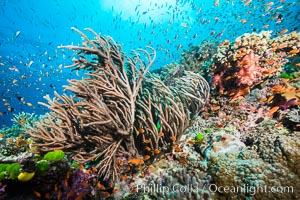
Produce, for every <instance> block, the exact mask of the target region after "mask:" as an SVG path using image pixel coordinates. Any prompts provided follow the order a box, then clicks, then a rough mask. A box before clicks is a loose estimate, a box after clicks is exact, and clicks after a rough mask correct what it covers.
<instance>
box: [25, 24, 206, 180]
mask: <svg viewBox="0 0 300 200" xmlns="http://www.w3.org/2000/svg"><path fill="white" fill-rule="evenodd" d="M72 29H73V30H75V31H76V32H77V33H79V34H80V35H81V36H82V37H83V38H84V39H85V42H83V43H82V46H62V47H60V48H68V49H71V50H76V51H78V56H79V59H78V60H73V62H74V64H73V65H71V66H69V68H72V69H74V70H82V69H84V70H87V71H88V73H87V74H86V78H83V79H82V80H70V81H69V86H65V90H68V91H71V92H72V93H74V96H67V95H66V94H64V95H59V94H57V93H55V96H56V98H55V99H53V100H51V99H50V97H49V96H46V97H45V98H46V100H47V101H48V102H49V105H48V104H43V103H42V104H43V105H45V106H47V107H48V108H49V109H50V110H51V111H52V112H50V113H49V114H48V115H47V116H46V117H45V118H44V119H43V120H41V121H39V122H38V123H37V124H36V127H35V128H33V129H31V130H30V131H28V134H30V135H31V137H32V139H33V140H34V144H33V146H36V147H38V148H37V151H39V152H47V151H51V150H54V149H62V150H63V151H64V152H65V153H66V154H68V155H69V156H71V158H73V159H75V160H76V161H78V162H79V163H85V162H88V161H95V162H96V168H98V169H99V170H98V171H99V173H100V176H101V177H103V178H104V180H108V179H110V181H112V180H116V179H117V178H118V176H119V174H120V173H121V172H122V169H123V168H124V167H123V166H122V165H123V161H122V160H123V159H124V158H125V159H127V160H128V164H130V163H134V164H136V163H138V164H137V165H138V166H140V165H142V164H143V163H144V161H143V157H142V156H143V155H144V156H146V157H148V158H147V159H149V156H150V157H152V156H154V157H155V156H159V155H161V153H162V152H165V151H167V150H170V149H171V147H172V145H173V144H175V143H176V141H177V140H178V138H180V136H181V134H182V133H183V131H184V130H185V129H186V128H187V127H188V126H190V125H191V123H192V121H193V119H194V118H195V117H196V116H197V115H198V114H199V112H200V109H201V107H202V106H203V105H204V104H205V102H206V100H207V98H208V95H209V85H208V83H207V82H206V81H205V80H204V79H203V78H202V77H201V76H200V75H197V74H194V73H192V72H185V73H184V74H183V75H182V77H178V78H176V79H174V80H173V81H172V82H171V83H170V84H169V85H165V84H164V83H163V82H162V81H161V80H160V79H159V78H157V77H155V76H153V75H151V74H150V73H149V72H148V70H149V68H150V67H151V65H152V63H153V62H154V60H155V51H154V50H153V49H152V48H151V47H147V48H148V49H149V50H150V51H152V53H148V52H147V51H145V50H142V49H139V50H138V51H139V52H141V53H143V54H144V55H145V56H146V59H143V57H144V56H143V55H141V54H139V53H138V52H135V51H132V53H133V55H134V56H133V57H128V56H126V55H124V54H123V53H122V50H121V47H120V45H118V44H117V43H115V42H114V41H113V40H112V39H111V38H107V39H106V38H103V37H101V36H99V35H98V34H96V33H95V32H94V31H93V30H91V29H88V28H87V29H86V30H87V31H88V32H90V33H92V34H93V35H94V37H95V39H93V40H91V39H89V38H88V37H87V36H86V35H85V34H84V33H82V32H81V31H79V30H77V29H76V28H72ZM147 159H145V160H147Z"/></svg>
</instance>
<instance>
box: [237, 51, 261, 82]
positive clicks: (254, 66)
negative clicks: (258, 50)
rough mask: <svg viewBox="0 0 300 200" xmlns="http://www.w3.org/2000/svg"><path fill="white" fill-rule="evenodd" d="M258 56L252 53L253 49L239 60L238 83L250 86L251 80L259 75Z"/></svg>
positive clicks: (253, 80)
mask: <svg viewBox="0 0 300 200" xmlns="http://www.w3.org/2000/svg"><path fill="white" fill-rule="evenodd" d="M258 60H259V56H258V55H255V54H254V53H253V50H250V52H249V53H248V54H247V55H245V56H244V58H243V59H242V60H241V62H239V65H240V66H241V69H240V71H239V72H238V76H239V83H238V84H239V85H248V86H251V85H252V84H253V82H255V80H256V79H257V77H258V76H259V75H260V72H259V69H260V67H259V66H258V64H259V62H258Z"/></svg>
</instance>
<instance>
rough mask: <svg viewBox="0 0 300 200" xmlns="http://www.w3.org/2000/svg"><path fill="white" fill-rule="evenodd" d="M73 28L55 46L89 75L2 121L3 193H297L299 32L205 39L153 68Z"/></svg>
mask: <svg viewBox="0 0 300 200" xmlns="http://www.w3.org/2000/svg"><path fill="white" fill-rule="evenodd" d="M73 29H74V30H75V31H76V32H78V33H79V34H80V35H81V36H82V37H83V38H84V39H85V41H84V42H83V43H82V45H81V46H64V47H61V48H68V49H71V50H75V51H76V52H77V55H78V57H79V58H78V59H74V60H73V62H74V64H73V65H72V66H70V68H72V69H74V70H85V71H86V72H87V73H86V75H85V76H84V78H83V79H82V80H70V81H69V85H68V86H65V89H66V90H67V91H68V92H71V93H72V94H73V96H68V95H66V94H63V95H60V94H57V93H56V94H55V98H54V99H50V97H49V96H46V97H45V98H46V99H47V100H48V104H43V105H45V106H47V107H48V108H49V109H50V110H51V112H50V113H48V114H46V115H45V116H44V117H42V118H40V119H39V120H38V122H36V123H34V124H31V125H30V126H31V128H29V129H28V128H27V126H26V128H25V129H22V130H21V129H20V128H18V129H7V128H6V129H2V130H1V131H2V132H3V133H7V135H12V136H13V137H12V138H5V139H3V144H2V146H1V150H0V163H1V164H0V178H1V182H0V195H1V197H3V198H15V197H19V198H23V197H25V198H27V199H30V198H45V199H59V198H61V199H76V198H78V199H99V198H100V199H109V198H110V199H188V200H194V199H220V200H221V199H252V200H255V199H280V198H287V199H299V198H300V193H299V191H300V184H299V183H300V180H299V179H300V170H299V169H300V160H299V159H300V154H299V149H300V140H299V138H300V137H299V136H300V135H299V128H300V126H299V91H300V90H299V87H300V86H299V77H300V74H299V70H298V67H299V44H300V38H299V33H296V32H291V33H289V34H282V35H281V36H279V37H275V38H271V35H270V34H271V33H270V32H261V33H251V34H244V35H242V36H240V37H238V38H237V39H236V40H235V42H234V43H230V42H229V41H227V40H225V41H224V42H223V43H221V44H220V45H218V46H217V44H214V43H213V42H204V43H202V44H200V45H199V46H192V47H190V49H189V50H186V51H184V53H183V54H182V60H181V62H180V64H177V63H171V64H169V65H167V66H165V67H163V68H162V70H161V71H156V72H158V74H155V73H150V72H148V70H149V68H150V66H151V64H152V62H154V59H155V52H154V51H153V49H152V48H150V47H149V48H148V49H149V50H150V51H152V52H151V53H149V52H147V51H145V50H141V49H140V50H138V52H133V56H132V57H128V56H126V55H125V54H123V53H122V50H121V47H120V46H119V45H118V44H117V43H115V42H114V41H113V40H112V39H111V38H103V37H101V36H99V35H98V34H96V33H95V32H94V31H92V30H91V29H86V30H87V31H88V32H90V33H92V34H93V36H94V39H90V38H88V37H87V36H86V35H85V34H84V33H82V32H80V31H79V30H77V29H75V28H73ZM188 69H189V70H192V71H189V70H188ZM207 69H209V70H207ZM195 72H196V73H195ZM200 74H201V75H203V76H200ZM203 77H205V79H206V80H211V84H212V85H213V87H214V88H215V89H214V90H213V91H210V88H209V85H208V83H207V82H206V80H205V79H204V78H203ZM209 96H210V98H209V99H208V97H209ZM25 116H29V118H30V115H25V114H20V119H22V117H23V118H25ZM30 119H31V118H30ZM14 121H15V123H16V124H15V126H20V123H19V122H20V120H19V118H16V119H15V120H14ZM29 121H30V120H29ZM21 124H23V123H21ZM15 130H16V131H18V133H17V134H16V132H14V131H15ZM24 132H26V133H28V134H29V135H26V137H28V136H30V139H27V138H24V137H25V136H22V135H20V134H24ZM7 140H9V141H8V142H7ZM31 140H33V141H34V142H33V143H32V144H31ZM18 145H19V146H18ZM22 145H23V146H22ZM58 149H60V150H58ZM53 150H54V151H53ZM49 151H50V152H49ZM37 153H38V154H37ZM68 159H70V160H68ZM71 160H72V162H73V160H77V162H73V163H72V164H71ZM81 164H84V165H81ZM14 187H19V188H21V187H24V188H25V190H22V191H19V193H18V194H14V193H13V192H12V188H14ZM28 187H30V188H31V190H30V192H28V190H29V189H28ZM32 188H33V189H32ZM0 199H1V198H0Z"/></svg>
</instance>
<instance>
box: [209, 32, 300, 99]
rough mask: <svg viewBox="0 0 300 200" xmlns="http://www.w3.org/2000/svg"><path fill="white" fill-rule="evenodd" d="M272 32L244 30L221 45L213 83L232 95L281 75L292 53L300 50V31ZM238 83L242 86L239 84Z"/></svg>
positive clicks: (234, 97)
mask: <svg viewBox="0 0 300 200" xmlns="http://www.w3.org/2000/svg"><path fill="white" fill-rule="evenodd" d="M270 35H271V33H270V32H266V31H265V32H261V33H259V34H257V33H252V34H244V35H242V36H240V37H238V38H237V39H236V40H235V42H234V43H233V44H232V43H229V42H228V43H226V44H224V45H220V46H219V49H218V52H217V53H216V54H215V56H214V58H213V59H214V61H213V63H212V66H211V72H212V75H213V77H214V78H213V86H214V87H217V88H218V92H219V93H220V94H225V95H228V96H230V97H232V99H237V98H238V97H239V96H246V95H247V94H249V92H250V89H251V88H253V87H254V86H257V85H258V84H260V83H262V82H263V81H265V80H267V79H268V78H271V77H274V76H276V75H279V74H280V72H281V71H282V70H283V66H284V65H285V64H286V63H287V62H288V59H289V58H290V57H293V56H295V55H297V54H299V48H300V46H299V44H300V35H299V33H296V32H295V31H294V32H291V33H290V34H285V35H282V36H279V37H276V38H273V39H271V38H270ZM236 86H238V87H236Z"/></svg>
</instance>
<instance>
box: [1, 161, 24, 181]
mask: <svg viewBox="0 0 300 200" xmlns="http://www.w3.org/2000/svg"><path fill="white" fill-rule="evenodd" d="M20 168H21V166H20V164H19V163H12V164H0V180H3V179H5V178H6V175H9V178H10V179H16V178H17V177H18V175H19V174H20Z"/></svg>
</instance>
